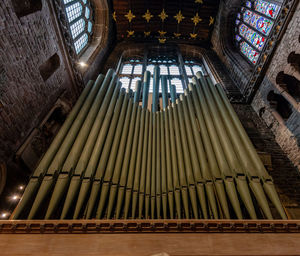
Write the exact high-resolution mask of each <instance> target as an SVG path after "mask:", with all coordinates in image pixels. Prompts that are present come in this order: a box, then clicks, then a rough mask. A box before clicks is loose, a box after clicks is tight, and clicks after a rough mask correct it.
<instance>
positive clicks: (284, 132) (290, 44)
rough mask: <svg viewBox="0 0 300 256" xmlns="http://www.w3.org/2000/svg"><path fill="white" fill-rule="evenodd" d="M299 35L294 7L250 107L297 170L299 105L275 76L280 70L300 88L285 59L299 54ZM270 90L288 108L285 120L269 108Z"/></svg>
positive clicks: (299, 14)
mask: <svg viewBox="0 0 300 256" xmlns="http://www.w3.org/2000/svg"><path fill="white" fill-rule="evenodd" d="M299 34H300V4H298V7H297V9H296V11H295V13H294V15H293V17H292V19H291V21H290V23H289V25H288V27H287V30H286V32H285V34H284V35H283V37H282V39H281V42H280V44H279V46H278V48H277V49H276V51H275V53H274V56H273V58H272V61H271V63H270V66H269V68H268V70H267V72H266V76H265V77H264V79H263V81H262V83H261V85H260V87H259V90H258V91H257V92H256V95H255V97H254V99H253V101H252V104H251V105H252V107H253V109H254V110H255V111H256V112H257V113H258V114H259V115H260V116H261V117H262V118H263V119H264V121H265V122H266V124H267V126H268V127H269V128H270V129H271V130H272V131H273V133H274V135H275V138H276V141H277V142H278V144H279V145H280V146H281V147H282V149H283V150H284V151H285V152H286V153H287V155H288V157H289V158H290V159H291V161H292V162H293V163H294V165H295V166H297V167H298V169H299V170H300V102H299V99H297V98H296V97H295V95H293V94H291V93H290V92H289V91H288V90H287V88H285V87H284V86H283V85H281V84H280V83H279V82H278V79H277V81H276V78H277V77H278V74H279V73H280V72H282V71H283V72H284V73H285V74H288V75H291V76H293V77H294V78H295V79H297V80H298V87H299V86H300V73H299V70H297V69H295V67H294V66H293V65H292V64H291V63H288V57H289V55H290V54H291V53H292V52H295V53H296V54H299V53H300V42H299ZM298 61H300V60H298ZM298 89H299V88H298ZM271 91H273V92H274V93H275V94H278V95H281V96H282V98H283V99H284V101H285V105H286V106H285V107H287V108H290V109H291V114H290V116H289V117H288V118H284V117H282V114H280V112H278V111H277V110H276V108H274V106H273V105H272V101H270V99H269V98H268V95H269V94H270V92H271Z"/></svg>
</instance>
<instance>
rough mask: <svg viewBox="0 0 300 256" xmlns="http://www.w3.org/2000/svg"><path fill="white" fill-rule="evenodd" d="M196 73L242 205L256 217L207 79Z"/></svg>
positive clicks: (240, 168)
mask: <svg viewBox="0 0 300 256" xmlns="http://www.w3.org/2000/svg"><path fill="white" fill-rule="evenodd" d="M197 75H199V78H200V81H201V86H202V90H203V92H204V95H205V97H206V99H207V101H206V102H207V104H208V108H209V110H210V113H211V117H212V121H213V122H214V124H215V127H216V131H217V134H218V135H219V141H220V143H221V145H222V148H223V152H224V154H225V157H226V159H227V163H228V165H229V168H230V170H231V171H232V172H233V177H234V178H235V180H236V185H237V190H238V192H239V194H240V197H241V199H242V201H243V203H244V205H245V206H246V209H247V210H248V213H249V215H250V217H251V218H252V219H256V218H257V217H256V213H255V209H254V205H253V203H252V199H251V196H250V191H249V188H248V184H247V182H246V177H245V174H244V170H243V169H242V167H241V165H240V163H239V160H238V157H237V155H236V153H235V151H234V148H233V145H232V142H231V140H230V139H229V136H228V131H227V130H226V127H225V125H224V123H223V122H222V118H221V115H220V113H219V111H218V109H217V106H216V103H215V101H214V98H213V96H212V94H211V92H210V90H209V88H208V84H207V81H206V80H205V79H204V77H203V76H202V74H201V73H200V72H198V73H197Z"/></svg>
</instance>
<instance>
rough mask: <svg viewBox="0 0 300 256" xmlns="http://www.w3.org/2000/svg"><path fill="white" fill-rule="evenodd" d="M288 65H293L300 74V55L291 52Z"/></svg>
mask: <svg viewBox="0 0 300 256" xmlns="http://www.w3.org/2000/svg"><path fill="white" fill-rule="evenodd" d="M287 61H288V63H289V64H291V66H293V67H294V68H295V69H296V70H297V71H298V72H300V54H298V53H295V52H291V53H290V54H289V56H288V59H287Z"/></svg>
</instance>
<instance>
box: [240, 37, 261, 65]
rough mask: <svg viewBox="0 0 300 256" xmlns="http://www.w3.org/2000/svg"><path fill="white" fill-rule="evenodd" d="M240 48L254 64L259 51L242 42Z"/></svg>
mask: <svg viewBox="0 0 300 256" xmlns="http://www.w3.org/2000/svg"><path fill="white" fill-rule="evenodd" d="M240 50H241V52H242V53H243V54H244V55H245V56H246V57H247V58H248V59H249V60H250V61H251V62H252V63H253V64H256V62H257V60H258V57H259V53H258V52H257V51H255V50H254V49H253V48H252V47H251V46H250V45H249V44H248V43H246V42H242V43H241V44H240Z"/></svg>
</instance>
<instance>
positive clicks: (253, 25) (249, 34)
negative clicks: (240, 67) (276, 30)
mask: <svg viewBox="0 0 300 256" xmlns="http://www.w3.org/2000/svg"><path fill="white" fill-rule="evenodd" d="M280 9H281V6H280V4H279V3H276V2H274V1H272V0H249V1H245V2H244V4H242V7H241V9H240V12H239V13H238V14H237V17H236V20H235V42H236V45H237V47H238V48H239V50H240V52H241V53H242V55H243V56H245V57H246V58H247V60H248V61H250V62H251V63H252V64H253V65H255V64H256V63H257V61H258V59H259V57H260V55H261V52H262V51H263V49H264V47H265V45H266V41H267V39H268V37H269V35H270V32H271V30H272V29H273V27H274V23H275V20H276V18H277V17H278V14H279V12H280Z"/></svg>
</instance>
